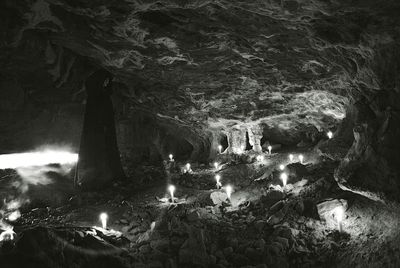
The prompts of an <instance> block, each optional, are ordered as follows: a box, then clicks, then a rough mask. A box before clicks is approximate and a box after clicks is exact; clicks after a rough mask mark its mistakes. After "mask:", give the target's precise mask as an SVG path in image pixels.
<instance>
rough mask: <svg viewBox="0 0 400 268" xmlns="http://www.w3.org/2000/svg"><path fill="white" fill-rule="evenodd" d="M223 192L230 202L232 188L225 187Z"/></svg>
mask: <svg viewBox="0 0 400 268" xmlns="http://www.w3.org/2000/svg"><path fill="white" fill-rule="evenodd" d="M225 191H226V195H227V196H228V199H229V201H231V195H232V191H233V189H232V186H230V185H227V186H226V187H225Z"/></svg>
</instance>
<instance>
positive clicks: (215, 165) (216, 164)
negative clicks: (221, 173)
mask: <svg viewBox="0 0 400 268" xmlns="http://www.w3.org/2000/svg"><path fill="white" fill-rule="evenodd" d="M214 167H215V169H217V170H218V163H217V162H214Z"/></svg>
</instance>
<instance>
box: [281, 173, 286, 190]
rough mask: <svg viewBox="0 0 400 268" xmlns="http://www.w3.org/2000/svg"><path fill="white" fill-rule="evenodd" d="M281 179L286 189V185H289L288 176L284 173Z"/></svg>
mask: <svg viewBox="0 0 400 268" xmlns="http://www.w3.org/2000/svg"><path fill="white" fill-rule="evenodd" d="M280 178H281V180H282V183H283V187H285V186H286V183H287V179H288V175H287V174H286V173H285V172H283V173H282V174H281V176H280Z"/></svg>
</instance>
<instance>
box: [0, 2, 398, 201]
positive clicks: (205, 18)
mask: <svg viewBox="0 0 400 268" xmlns="http://www.w3.org/2000/svg"><path fill="white" fill-rule="evenodd" d="M1 6H2V8H1V11H0V12H1V16H0V17H1V23H0V25H1V26H0V27H1V30H2V31H1V33H2V34H1V43H0V48H1V50H0V51H1V52H0V63H1V66H2V69H1V81H0V88H1V90H0V92H1V93H0V94H1V101H0V109H1V113H0V116H1V118H0V124H1V126H5V127H1V128H0V129H1V131H2V133H1V134H2V135H1V137H2V138H1V151H3V152H4V151H7V150H15V149H16V148H18V149H20V148H29V147H32V146H37V145H38V144H48V143H54V142H58V143H69V144H71V145H72V146H73V147H75V148H76V147H77V143H78V139H77V137H79V135H78V132H80V129H79V126H80V125H81V121H80V120H81V117H80V115H81V112H78V111H81V110H80V109H81V108H82V106H83V105H82V104H83V103H84V99H85V96H84V94H83V92H84V91H83V88H82V87H83V84H84V80H85V79H86V77H87V76H88V74H89V73H90V71H92V69H97V68H98V67H102V68H105V69H107V70H108V71H110V72H112V73H113V74H114V75H115V76H116V77H117V79H116V81H115V82H118V86H117V83H116V86H115V96H114V106H115V108H116V109H117V110H118V113H117V119H118V123H117V129H118V132H117V133H118V141H119V143H120V147H122V148H121V151H122V152H123V154H124V155H127V157H126V160H132V159H134V160H135V161H157V160H159V159H160V158H161V157H165V155H166V154H168V153H174V154H176V155H177V157H178V156H179V157H180V158H181V159H189V158H190V159H194V160H200V161H205V160H207V159H208V157H210V156H211V157H212V156H214V155H215V154H216V150H217V149H216V148H215V145H216V144H218V143H220V139H221V135H222V134H221V133H223V135H225V136H226V137H227V139H228V142H229V143H228V145H229V150H228V152H231V151H237V150H239V149H242V147H243V146H244V149H248V148H250V149H254V150H256V151H259V150H260V147H259V145H262V143H263V142H266V141H269V142H271V143H273V144H275V143H279V144H283V145H295V144H297V143H299V142H301V141H304V142H306V143H316V142H318V140H319V139H321V136H322V135H324V134H323V132H325V131H326V130H327V129H336V128H338V126H337V125H338V124H339V123H340V122H341V120H342V119H343V118H345V116H346V115H347V116H348V118H346V120H344V121H343V122H344V123H345V124H346V126H345V127H343V129H345V131H338V132H337V133H335V135H336V134H337V136H338V137H337V139H339V140H341V141H346V142H341V143H339V144H340V146H341V147H340V148H343V149H342V150H340V152H338V155H337V156H335V158H336V159H340V157H339V156H342V155H344V152H345V151H346V150H347V148H348V147H349V145H350V144H351V143H352V137H351V133H352V128H353V126H355V127H356V129H355V141H354V144H353V145H352V146H351V149H350V152H349V153H348V154H347V156H346V158H345V159H344V160H343V162H342V164H341V165H340V167H339V169H338V170H337V172H336V179H337V181H338V182H339V184H340V185H341V187H343V188H345V189H350V190H352V191H356V192H358V193H363V194H366V195H368V196H370V197H374V198H382V197H383V198H390V199H396V198H398V196H400V195H399V193H400V189H399V186H398V181H399V174H398V167H399V162H400V155H399V152H400V150H399V146H400V143H399V142H398V141H397V139H398V136H399V127H398V126H399V120H400V119H399V114H398V111H399V76H398V73H399V67H398V66H400V65H399V61H400V56H399V54H398V53H399V52H398V51H399V40H398V39H399V29H398V25H399V17H398V13H399V10H400V6H399V3H398V2H397V1H394V0H393V1H391V0H385V1H379V2H377V1H351V2H348V1H341V0H340V1H334V2H333V1H294V0H293V1H292V0H290V1H273V0H268V1H260V0H254V1H240V0H235V1H197V0H191V1H176V0H168V1H162V2H160V1H153V0H146V1H85V0H78V1H66V0H47V1H46V0H38V1H28V0H25V1H18V2H16V1H12V0H7V1H3V2H2V4H1ZM4 96H5V98H4ZM54 103H57V104H54ZM71 107H78V108H79V107H80V109H76V108H73V109H70V108H71ZM349 111H350V112H349ZM65 118H68V121H67V123H65V122H66V121H65ZM148 118H150V119H149V120H148ZM14 122H15V123H14ZM26 122H30V124H29V125H28V127H26ZM145 122H148V124H149V125H145V124H144V123H145ZM66 124H68V125H69V126H70V127H66V126H65V125H66ZM47 125H51V128H50V129H48V128H44V127H43V126H47ZM64 128H67V131H64ZM38 129H39V130H41V131H39V130H38ZM43 129H46V131H43ZM339 130H340V127H339ZM43 132H45V133H43ZM260 133H262V137H260V135H261V134H260ZM341 135H345V137H340V136H341ZM133 136H135V137H138V138H132V137H133ZM27 137H32V139H27ZM22 140H23V141H24V143H26V144H22ZM28 141H29V142H28ZM303 144H304V143H303ZM211 146H212V147H211Z"/></svg>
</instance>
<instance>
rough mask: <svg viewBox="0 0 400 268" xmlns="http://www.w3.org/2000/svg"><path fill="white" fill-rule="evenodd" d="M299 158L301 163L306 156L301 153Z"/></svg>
mask: <svg viewBox="0 0 400 268" xmlns="http://www.w3.org/2000/svg"><path fill="white" fill-rule="evenodd" d="M299 160H300V163H302V164H303V161H304V156H303V155H302V154H301V155H299Z"/></svg>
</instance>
